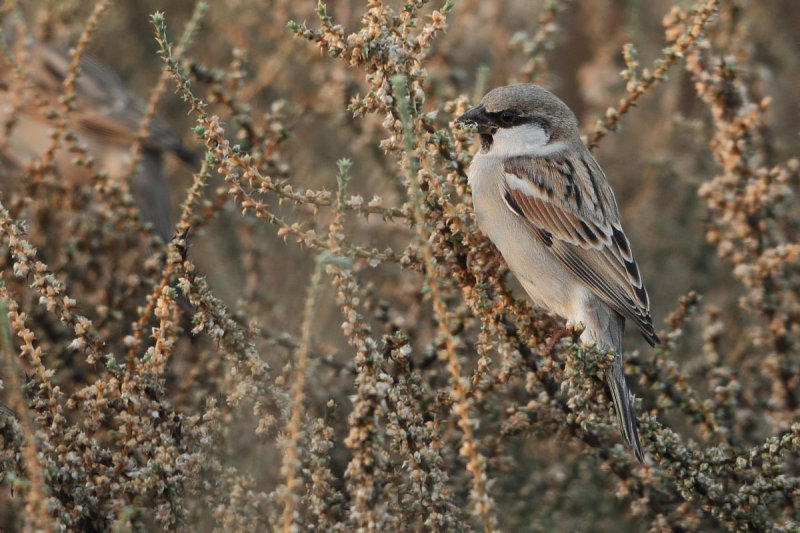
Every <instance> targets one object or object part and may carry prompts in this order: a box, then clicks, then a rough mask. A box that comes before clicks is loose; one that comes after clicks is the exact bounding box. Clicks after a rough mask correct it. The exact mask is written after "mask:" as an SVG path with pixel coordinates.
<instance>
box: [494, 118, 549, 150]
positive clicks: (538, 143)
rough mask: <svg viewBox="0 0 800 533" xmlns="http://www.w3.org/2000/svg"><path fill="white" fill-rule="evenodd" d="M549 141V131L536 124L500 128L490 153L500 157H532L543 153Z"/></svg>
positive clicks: (495, 135)
mask: <svg viewBox="0 0 800 533" xmlns="http://www.w3.org/2000/svg"><path fill="white" fill-rule="evenodd" d="M549 140H550V136H549V135H548V134H547V131H545V129H544V128H542V127H541V126H539V125H538V124H536V123H530V124H521V125H519V126H514V127H513V128H498V129H497V131H496V132H495V133H494V135H493V136H492V148H491V150H490V151H489V153H490V154H491V155H495V156H500V157H513V156H516V155H532V154H536V153H539V152H541V151H543V149H544V148H545V146H547V142H548V141H549Z"/></svg>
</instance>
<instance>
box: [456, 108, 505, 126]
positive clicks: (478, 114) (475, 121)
mask: <svg viewBox="0 0 800 533" xmlns="http://www.w3.org/2000/svg"><path fill="white" fill-rule="evenodd" d="M456 124H463V125H465V126H469V127H472V128H474V129H476V130H477V131H478V133H493V132H494V130H496V129H497V124H495V123H494V121H493V120H492V118H491V117H490V116H489V114H488V113H486V108H485V107H483V105H482V104H481V105H477V106H475V107H473V108H472V109H470V110H469V111H467V112H466V113H464V114H463V115H461V116H460V117H458V118H457V119H456Z"/></svg>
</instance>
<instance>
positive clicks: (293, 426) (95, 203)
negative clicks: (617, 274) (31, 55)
mask: <svg viewBox="0 0 800 533" xmlns="http://www.w3.org/2000/svg"><path fill="white" fill-rule="evenodd" d="M299 4H300V3H297V2H289V1H282V0H273V1H270V2H255V1H251V0H241V1H238V2H225V3H215V4H214V5H210V6H205V5H204V4H197V5H194V4H191V3H188V2H171V3H169V4H168V5H166V4H165V6H160V5H159V4H158V3H157V2H136V3H132V2H128V3H119V4H111V3H107V2H99V3H97V4H96V5H94V6H86V5H84V3H81V2H60V3H55V4H53V3H48V2H26V3H24V4H20V5H19V6H15V5H14V2H9V3H7V4H6V5H5V8H4V10H5V11H4V14H5V16H6V17H11V18H13V19H14V21H15V23H16V24H17V26H18V27H19V28H22V30H19V31H23V32H24V33H23V35H30V36H36V37H37V38H38V39H40V40H44V41H48V42H52V43H56V44H59V45H62V46H66V45H70V44H71V45H72V46H75V55H73V56H72V58H73V63H74V65H77V64H78V61H79V56H80V55H81V54H85V53H93V54H94V55H96V56H98V57H99V58H100V59H101V60H103V61H104V62H105V63H107V64H108V65H110V66H111V67H112V68H113V69H115V70H116V71H117V72H119V73H120V74H121V75H122V76H123V78H124V79H125V80H126V82H127V83H128V85H129V86H130V87H131V90H132V91H133V92H135V93H138V94H140V95H148V94H149V100H150V102H151V105H150V107H149V108H148V109H147V110H146V111H143V113H142V114H141V118H142V120H143V122H144V121H148V120H150V119H151V118H152V117H153V115H154V113H155V110H156V109H159V111H158V116H159V117H161V118H162V119H163V120H165V121H167V122H169V123H171V124H172V125H173V127H174V128H175V129H176V130H177V131H182V132H185V133H186V134H185V135H183V137H184V143H185V144H186V145H187V146H188V147H189V148H190V149H192V150H194V151H196V152H197V154H200V153H204V156H203V157H202V159H203V161H202V163H198V164H197V165H196V166H195V167H192V168H187V167H186V166H185V165H184V166H182V165H181V164H180V163H178V162H176V161H172V160H171V159H169V158H168V160H167V161H166V175H167V176H168V180H169V186H170V190H171V201H172V205H173V207H174V208H175V209H174V212H173V219H174V220H177V222H176V223H175V231H174V235H175V236H174V237H173V238H172V240H171V241H170V242H169V243H167V244H164V243H163V242H161V241H160V240H159V239H157V238H153V237H152V236H151V234H150V233H149V232H148V231H147V227H146V226H147V225H146V224H143V222H145V221H143V219H142V217H141V216H140V214H139V209H137V206H136V201H135V199H134V198H133V197H132V196H131V193H130V190H129V184H130V180H131V179H135V175H136V174H135V173H129V174H128V175H127V177H126V176H121V177H119V178H114V177H113V176H110V175H109V174H108V173H107V172H104V171H103V168H102V167H101V165H99V164H96V165H93V164H92V163H91V159H92V158H93V157H94V158H96V159H97V158H98V154H96V153H92V152H91V151H90V150H89V149H87V148H85V147H83V146H81V143H80V142H79V141H76V136H75V135H74V132H71V129H73V128H74V127H75V126H74V124H75V122H74V119H75V116H76V114H77V113H78V111H77V110H76V106H77V105H78V103H76V102H77V99H76V94H75V91H76V89H75V79H76V78H75V77H76V76H79V75H80V73H79V72H78V71H77V70H76V69H75V68H74V66H73V68H72V69H71V70H70V76H68V77H67V79H65V80H64V86H63V91H62V94H61V96H62V98H61V99H60V100H55V101H54V102H52V103H45V105H44V106H42V107H43V109H44V110H45V113H44V114H43V115H42V116H43V120H47V121H48V123H49V124H50V125H51V127H52V131H53V132H54V133H53V135H52V137H50V138H48V139H43V142H44V143H50V146H51V147H52V149H51V150H49V151H48V152H47V154H46V155H45V156H44V157H43V158H42V160H41V161H38V162H34V163H32V164H24V165H20V164H17V163H16V162H15V158H14V154H13V153H10V152H9V150H11V148H10V147H9V145H8V144H4V145H3V146H2V149H3V150H4V160H3V167H2V180H3V191H4V193H3V197H2V203H3V209H2V210H0V242H2V246H3V250H4V256H3V261H4V265H3V267H4V268H3V277H2V284H1V285H0V300H2V302H3V313H2V316H3V319H2V323H1V324H0V326H1V327H0V336H2V339H0V340H2V344H0V346H2V363H3V365H2V377H3V385H4V390H3V395H4V396H3V398H4V402H5V403H6V404H8V406H10V407H11V408H12V409H13V410H14V411H16V414H17V416H12V415H10V414H9V412H8V411H7V410H6V411H3V412H0V437H1V438H2V446H1V447H0V465H2V470H3V486H4V489H3V492H2V494H0V500H2V508H3V509H4V510H3V514H2V517H0V520H2V524H3V527H5V528H6V529H8V530H34V529H41V530H50V529H54V530H57V529H66V530H85V531H93V530H106V529H117V528H119V529H123V530H128V529H151V528H162V529H175V528H178V529H184V530H198V529H209V528H212V527H213V528H217V529H219V530H225V531H229V530H230V531H234V530H238V531H258V530H277V529H280V530H283V531H290V530H298V531H300V530H312V529H313V530H324V531H328V530H338V531H352V530H367V529H370V530H384V531H399V530H437V531H438V530H469V529H479V528H483V529H485V530H496V529H497V530H532V531H539V530H553V529H557V530H575V529H580V530H608V529H611V528H614V529H615V530H634V531H640V530H643V529H646V528H647V529H651V530H674V529H677V530H702V531H709V530H720V529H754V530H773V529H774V530H784V529H794V528H797V527H798V524H797V514H798V508H799V507H800V505H798V504H799V503H800V502H799V501H798V484H799V483H800V469H799V467H798V448H799V447H800V422H798V413H799V412H800V405H798V404H799V402H800V398H799V397H798V395H799V394H800V379H799V378H800V365H798V358H797V354H798V352H799V351H800V339H799V338H798V333H799V331H798V303H799V302H798V293H799V291H800V272H798V266H797V265H798V254H800V244H799V243H798V224H797V220H798V214H799V213H798V208H797V202H796V192H797V186H798V172H800V163H799V162H798V160H797V159H796V158H794V157H792V155H791V154H796V153H797V151H798V146H797V145H798V142H797V131H796V126H797V116H798V115H797V111H798V104H797V101H796V98H795V94H796V92H795V88H796V86H797V84H798V82H800V71H799V70H798V65H797V64H796V57H797V41H796V39H795V29H796V25H797V23H798V20H800V17H799V16H800V10H798V8H797V6H795V4H794V3H793V2H791V1H789V0H784V1H782V2H777V3H776V4H780V6H768V5H766V3H761V2H745V1H738V0H737V1H734V2H724V3H723V2H718V1H716V0H702V1H696V2H693V3H692V2H682V3H679V4H678V5H672V3H671V2H668V1H657V2H647V3H643V2H642V3H630V2H623V1H621V0H607V1H604V2H592V3H577V2H576V3H572V2H567V1H548V2H543V3H538V4H537V3H530V2H525V1H509V2H503V3H499V2H498V3H494V2H479V1H464V2H460V3H456V2H451V1H449V0H448V1H445V2H443V3H438V2H435V3H430V2H427V1H424V0H415V1H410V2H406V3H403V2H386V3H383V2H380V1H378V0H370V1H368V2H367V3H366V5H362V4H360V3H356V2H342V3H339V2H337V3H336V5H331V6H329V7H326V6H324V5H319V6H316V7H314V6H313V5H311V6H310V5H306V4H303V5H299ZM332 4H333V3H332ZM531 4H533V5H531ZM158 9H167V11H166V14H162V13H157V10H158ZM150 13H155V14H154V15H153V16H152V20H149V19H148V16H147V15H148V14H150ZM181 21H185V23H186V26H185V28H186V29H185V30H183V31H182V32H180V33H182V35H178V34H176V33H175V32H174V30H173V29H174V28H179V27H180V26H179V24H180V23H181ZM287 24H288V28H287ZM168 29H170V30H173V31H167V30H168ZM153 31H155V34H156V39H153V38H152V34H153ZM24 42H25V41H24V39H22V40H18V41H17V43H18V44H19V43H21V46H22V47H21V48H17V49H16V50H15V49H14V48H13V47H11V46H9V47H7V48H6V52H7V54H6V55H7V57H6V58H5V59H4V60H5V61H7V62H11V63H10V64H14V65H16V66H17V68H16V69H12V72H13V74H10V75H9V76H7V77H9V79H7V80H4V83H5V84H6V85H7V86H13V87H15V88H16V90H15V91H10V92H8V93H6V96H5V97H4V98H7V99H10V100H9V101H11V102H12V103H13V102H19V101H26V99H36V98H37V93H36V90H35V88H34V87H32V86H31V84H30V83H26V74H25V68H24V67H25V62H24V61H22V60H20V58H19V55H15V54H18V53H19V51H20V50H24V49H25V48H24ZM123 52H124V53H123ZM159 55H160V57H159ZM645 58H649V59H645ZM643 65H647V66H643ZM159 72H161V74H160V75H161V82H159ZM620 72H621V75H620V74H619V73H620ZM668 77H669V78H668ZM78 79H79V78H78ZM520 80H523V81H534V82H537V83H540V84H544V85H547V86H549V87H550V88H552V89H553V90H554V91H555V92H556V93H557V94H559V95H560V96H562V97H563V99H564V100H565V101H567V102H568V103H569V104H570V105H571V106H572V107H573V109H574V110H575V111H576V113H577V114H578V115H579V117H582V119H583V123H584V125H585V131H586V134H587V142H589V143H591V145H592V146H597V151H598V158H599V160H600V161H601V163H602V165H603V167H604V169H605V170H606V172H607V174H608V175H609V177H610V179H611V181H612V184H613V186H614V187H615V190H616V191H617V199H618V201H619V203H620V205H621V208H622V211H623V220H624V221H625V224H626V228H627V231H628V233H629V237H630V238H631V240H632V241H633V245H634V248H635V249H636V251H637V257H638V259H639V262H640V266H641V268H642V272H643V275H644V277H645V279H646V281H647V283H648V286H649V288H650V292H651V297H652V300H653V302H654V313H653V314H654V318H655V320H656V323H657V324H663V329H662V331H661V332H660V336H661V338H662V339H663V340H664V343H663V344H662V345H661V346H660V347H658V348H656V349H655V350H654V351H651V350H649V349H644V347H643V344H642V343H641V341H639V340H637V339H635V338H634V337H633V336H631V338H630V339H629V340H628V341H627V342H628V344H627V345H628V346H630V347H631V350H630V354H629V356H628V365H627V371H628V373H629V375H630V376H631V379H630V381H631V383H632V386H633V389H634V390H635V391H636V392H637V395H638V396H639V397H640V400H637V402H638V412H639V413H640V432H641V435H642V441H643V443H644V446H645V449H646V452H647V455H648V458H647V465H645V466H642V465H639V464H638V463H637V462H636V460H635V458H634V457H633V455H632V454H631V453H629V452H628V450H626V449H625V448H624V447H623V445H622V444H621V443H620V440H619V437H618V432H617V428H616V422H615V417H614V414H613V411H612V408H611V403H610V401H609V400H608V398H607V397H606V391H605V389H604V386H603V382H602V380H601V379H599V376H601V375H602V370H603V369H604V368H605V366H606V365H607V364H609V362H610V356H609V355H608V354H599V353H596V352H595V351H592V350H589V349H586V348H585V347H582V346H581V345H580V344H579V343H576V342H575V338H574V337H573V336H572V335H570V334H569V333H568V334H566V335H564V332H563V331H562V330H561V327H562V324H561V323H559V322H558V321H555V320H553V319H552V318H550V317H548V316H546V315H543V314H542V313H541V311H539V310H537V309H534V308H532V307H531V306H530V305H529V304H528V303H527V302H526V300H525V299H524V297H522V296H521V294H520V292H519V291H518V289H517V288H516V284H515V282H514V280H513V279H511V278H510V277H509V276H508V272H507V269H506V268H505V267H504V266H503V264H502V260H501V259H500V258H499V256H498V254H497V252H496V250H494V248H493V247H492V246H491V245H490V243H489V242H488V241H487V240H486V238H485V237H484V236H483V235H482V234H480V233H479V232H478V231H477V229H476V225H475V221H474V218H473V215H472V211H471V201H470V197H469V189H468V186H467V183H466V178H465V169H466V166H467V165H468V163H469V160H470V154H471V152H472V150H473V142H474V139H473V138H472V136H471V135H469V134H468V133H465V132H462V131H459V130H458V129H454V128H453V125H452V120H453V118H454V117H456V116H458V114H460V113H461V112H463V111H464V110H465V109H466V108H467V106H468V103H470V102H471V103H474V102H475V101H476V99H477V98H479V97H480V95H481V94H482V93H483V92H485V90H486V89H488V88H491V87H492V86H496V85H502V84H505V83H507V82H510V81H520ZM165 84H166V85H165ZM165 87H170V88H175V89H176V92H177V94H178V96H179V98H178V97H174V96H172V95H169V94H164V93H165V92H166V93H170V92H172V91H171V90H166V91H165ZM160 99H162V100H164V103H163V104H162V105H160V106H159V107H158V108H156V107H155V106H156V104H157V103H158V101H159V100H160ZM47 108H50V109H47ZM16 109H17V110H18V111H17V112H19V108H18V107H17V108H16ZM604 109H607V110H606V111H603V110H604ZM187 111H188V112H189V116H188V117H187V116H186V112H187ZM598 116H601V118H600V119H599V120H597V117H598ZM11 117H12V118H11V119H9V120H7V121H6V124H4V125H3V127H4V128H6V129H4V131H6V132H7V131H9V130H8V128H10V127H13V117H14V115H13V114H12V115H11ZM159 120H160V119H159ZM148 131H149V130H148V126H147V125H146V124H144V123H143V125H141V126H140V127H139V129H138V130H136V131H132V132H131V135H132V139H134V140H133V141H132V142H131V147H130V156H131V157H132V158H133V160H135V161H140V160H141V159H140V158H141V157H143V152H146V150H147V143H148ZM58 147H66V148H68V149H69V150H71V151H72V153H74V154H75V161H74V162H69V161H68V162H63V161H61V162H57V161H56V160H55V159H54V156H53V154H55V153H56V152H55V150H56V149H57V148H58ZM145 155H146V154H145ZM73 166H76V167H80V168H82V169H83V171H84V172H85V173H86V175H87V176H89V178H88V179H87V181H85V182H84V183H81V184H75V183H72V182H69V181H66V178H65V176H66V175H67V172H68V170H70V169H71V170H74V168H72V167H73ZM130 168H131V170H134V166H131V167H130ZM179 206H180V207H179ZM189 309H191V311H189ZM6 317H7V318H6ZM559 335H564V336H563V338H562V339H561V340H560V341H558V342H551V341H552V340H553V339H554V336H556V337H557V336H559ZM634 348H639V349H640V350H641V351H637V350H636V349H634Z"/></svg>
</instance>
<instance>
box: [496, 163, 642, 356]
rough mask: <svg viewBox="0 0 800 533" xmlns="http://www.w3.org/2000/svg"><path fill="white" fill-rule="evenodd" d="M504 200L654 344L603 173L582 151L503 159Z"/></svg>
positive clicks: (627, 245) (638, 282)
mask: <svg viewBox="0 0 800 533" xmlns="http://www.w3.org/2000/svg"><path fill="white" fill-rule="evenodd" d="M504 170H505V174H504V183H503V191H502V192H503V196H504V199H505V201H506V204H507V205H508V207H509V209H511V210H512V211H513V212H514V213H515V214H516V215H517V216H519V217H522V218H523V219H525V221H526V222H527V223H528V224H529V225H530V226H531V227H532V228H534V229H535V230H536V231H535V232H534V233H535V234H536V235H538V237H539V238H540V239H541V240H542V242H543V243H544V244H545V245H546V246H547V247H548V249H549V250H550V251H551V252H552V253H553V255H554V256H555V257H557V258H558V259H559V260H560V261H561V262H562V263H563V264H564V265H565V266H566V267H567V268H568V269H569V270H571V271H572V272H573V273H574V274H575V275H576V276H578V277H579V278H580V279H581V280H582V281H583V282H584V283H586V285H587V286H588V287H589V288H590V289H591V290H592V291H593V292H594V293H595V294H596V295H597V296H598V297H600V298H601V299H602V300H604V301H605V302H606V303H608V304H609V305H610V306H611V307H612V308H614V309H615V310H616V311H617V312H618V313H620V314H621V315H623V316H625V317H627V318H630V319H631V320H633V321H634V323H635V324H636V326H637V327H638V328H639V330H640V331H641V332H642V335H643V336H644V337H645V339H646V340H647V341H648V342H649V343H650V344H655V343H657V342H658V337H657V336H656V334H655V331H654V329H653V321H652V318H651V317H650V304H649V299H648V296H647V290H646V289H645V287H644V284H643V283H642V278H641V275H640V274H639V268H638V266H637V265H636V261H635V260H634V258H633V254H632V253H631V248H630V243H629V242H628V239H627V238H626V237H625V234H624V233H623V232H622V226H621V224H620V222H619V211H618V209H617V205H616V202H615V201H614V197H613V194H612V193H611V189H610V187H609V186H608V183H607V181H606V179H605V177H604V176H603V174H602V170H601V169H600V167H599V166H598V165H597V163H596V162H595V161H594V158H592V156H591V154H589V153H588V152H586V153H585V154H581V155H580V156H578V157H574V158H569V157H567V156H566V155H565V154H563V153H557V154H553V155H549V156H543V157H529V156H517V157H512V158H509V159H507V160H506V162H505V168H504Z"/></svg>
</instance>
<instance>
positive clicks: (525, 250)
mask: <svg viewBox="0 0 800 533" xmlns="http://www.w3.org/2000/svg"><path fill="white" fill-rule="evenodd" d="M500 194H501V193H500V192H499V186H498V187H497V189H496V190H483V191H476V190H475V187H474V186H473V205H474V208H475V214H476V216H477V219H478V226H479V227H480V228H481V231H483V232H484V233H485V234H486V235H488V237H489V238H490V239H491V240H492V242H493V243H494V245H495V246H496V247H497V249H498V250H499V251H500V253H501V254H502V255H503V258H504V259H505V261H506V263H507V264H508V267H509V268H510V269H511V272H513V273H514V275H515V276H516V277H517V279H518V280H519V281H520V283H521V284H522V287H523V288H524V289H525V292H527V293H528V296H529V297H530V298H531V300H533V302H534V303H535V304H537V305H539V306H540V307H543V308H544V309H547V310H548V311H550V312H552V313H555V314H557V315H560V316H562V317H564V318H567V319H572V320H577V319H578V317H579V314H580V313H579V306H580V302H581V301H582V300H583V299H585V298H586V296H587V295H586V294H584V293H585V292H586V290H585V286H584V284H583V283H581V281H580V280H579V279H578V278H577V277H576V276H575V275H574V274H573V273H572V272H571V271H570V270H568V269H567V268H566V267H565V266H564V265H563V264H562V263H561V262H560V261H559V260H558V259H557V258H556V257H555V256H553V254H552V253H550V251H549V250H548V249H547V247H546V246H545V244H544V243H542V241H541V240H540V239H539V237H538V236H537V235H535V234H534V233H533V230H532V229H531V228H530V226H528V225H527V224H526V223H525V222H524V221H523V220H522V219H521V218H520V217H519V216H518V215H516V214H514V213H513V212H512V211H511V209H509V207H508V206H507V205H506V204H505V202H503V200H502V197H501V196H500Z"/></svg>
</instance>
